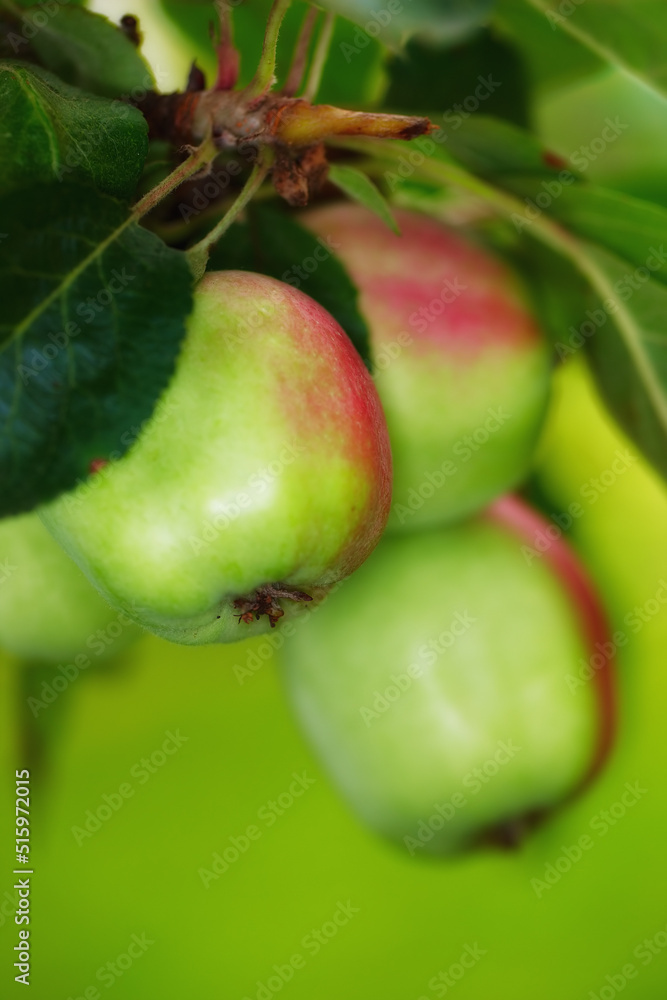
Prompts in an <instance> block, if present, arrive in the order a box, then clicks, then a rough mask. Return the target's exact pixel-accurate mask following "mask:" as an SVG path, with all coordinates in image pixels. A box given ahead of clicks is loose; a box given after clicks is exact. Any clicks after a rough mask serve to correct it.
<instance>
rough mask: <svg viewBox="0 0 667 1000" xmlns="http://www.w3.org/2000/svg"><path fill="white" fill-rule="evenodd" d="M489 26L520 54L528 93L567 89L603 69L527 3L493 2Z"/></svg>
mask: <svg viewBox="0 0 667 1000" xmlns="http://www.w3.org/2000/svg"><path fill="white" fill-rule="evenodd" d="M561 2H562V0H561ZM493 23H494V24H495V25H497V26H498V27H499V28H500V29H501V30H502V31H503V33H504V34H505V35H506V36H508V37H510V38H511V39H512V41H513V42H514V44H515V45H516V46H517V47H518V48H519V50H520V51H521V54H522V55H523V59H524V63H525V66H526V68H527V71H528V75H529V78H530V84H531V89H532V88H539V89H541V90H546V89H548V88H552V87H560V86H567V85H569V84H571V83H574V82H575V81H577V80H581V79H583V78H585V77H589V76H591V75H592V74H594V73H597V72H599V71H600V70H601V69H604V68H605V66H606V63H605V62H604V61H603V60H602V59H600V58H599V57H598V56H596V55H595V53H593V52H591V51H590V49H587V48H585V47H584V46H583V45H580V44H579V42H577V41H576V40H575V39H574V38H572V37H571V36H570V35H568V34H566V33H565V32H564V31H558V30H557V29H556V26H555V25H551V24H549V21H548V20H547V18H546V17H545V16H544V14H543V13H542V12H541V11H539V10H536V9H535V7H531V5H530V3H517V0H497V2H496V7H495V9H494V14H493Z"/></svg>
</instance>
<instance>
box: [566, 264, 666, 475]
mask: <svg viewBox="0 0 667 1000" xmlns="http://www.w3.org/2000/svg"><path fill="white" fill-rule="evenodd" d="M584 252H585V253H586V254H587V255H588V258H589V260H590V261H591V262H592V264H593V265H594V267H595V268H596V269H597V270H598V272H599V274H600V275H601V276H602V278H603V280H604V282H605V283H606V285H607V291H608V294H607V295H606V296H602V301H601V302H600V303H598V305H597V315H596V314H595V313H594V312H593V311H591V314H590V316H589V317H588V319H589V327H591V326H597V331H596V332H595V333H593V334H592V335H590V334H589V333H588V328H584V325H583V322H582V324H581V332H582V335H583V337H584V338H587V349H588V354H589V357H590V358H591V361H592V364H593V369H594V372H595V375H596V380H597V383H598V386H599V388H600V390H601V393H602V395H603V397H604V399H605V400H606V402H607V404H608V406H609V408H610V409H611V411H612V413H613V414H614V415H615V417H616V419H617V420H618V422H619V423H620V425H621V426H622V427H623V428H624V430H625V431H626V432H627V434H628V435H629V436H630V437H631V438H632V439H633V441H635V442H636V444H637V445H638V446H639V448H641V450H642V451H643V452H644V454H645V455H646V456H647V457H648V458H649V459H650V460H651V461H652V462H653V464H654V465H655V467H656V468H657V469H659V470H660V472H661V473H662V475H663V476H664V477H665V478H667V327H666V324H665V316H667V288H665V286H664V285H662V284H660V283H658V282H657V281H653V280H651V279H649V280H647V281H646V283H645V284H642V285H640V286H638V287H637V288H636V289H629V288H628V286H627V276H628V271H629V270H630V271H631V270H632V268H631V266H630V265H628V263H627V261H625V260H622V259H621V258H619V257H616V256H615V255H613V254H610V253H608V252H607V251H606V250H602V249H600V248H599V247H596V246H593V245H590V244H589V245H585V246H584ZM619 288H620V289H623V291H621V292H620V293H619V291H618V289H619ZM600 290H601V283H598V291H600ZM611 303H614V304H615V308H614V309H613V310H612V309H610V305H611Z"/></svg>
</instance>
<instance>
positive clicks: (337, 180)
mask: <svg viewBox="0 0 667 1000" xmlns="http://www.w3.org/2000/svg"><path fill="white" fill-rule="evenodd" d="M329 180H330V181H331V183H332V184H335V185H336V187H337V188H339V189H340V190H341V191H343V192H344V193H345V194H346V195H348V197H350V198H352V199H353V200H354V201H358V202H359V204H360V205H364V206H365V207H366V208H368V209H370V210H371V212H375V214H376V215H377V216H379V218H380V219H382V221H383V222H384V223H385V225H387V226H388V227H389V229H391V230H392V232H394V233H396V235H397V236H398V235H400V230H399V228H398V223H397V222H396V219H395V218H394V215H393V212H392V210H391V206H390V205H389V203H388V201H387V199H386V198H385V197H384V195H383V194H381V193H380V191H378V189H377V187H376V186H375V184H374V183H373V181H372V180H371V179H370V178H369V177H367V175H366V174H363V173H362V172H361V170H355V169H354V167H345V166H342V165H341V164H336V163H334V164H332V165H331V167H330V168H329Z"/></svg>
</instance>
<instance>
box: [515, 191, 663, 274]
mask: <svg viewBox="0 0 667 1000" xmlns="http://www.w3.org/2000/svg"><path fill="white" fill-rule="evenodd" d="M553 183H554V182H553V181H552V184H553ZM556 184H557V186H554V187H552V188H551V192H552V193H554V195H555V196H554V197H550V199H549V201H550V203H549V205H548V212H549V214H550V215H551V216H552V217H553V218H555V219H558V221H559V222H561V223H562V224H563V225H564V226H566V227H567V229H569V230H570V232H573V233H576V234H577V235H578V236H580V237H582V238H583V239H585V240H588V241H590V242H592V243H596V244H597V245H598V246H601V247H604V248H605V249H607V250H609V251H611V252H612V253H614V254H616V255H618V256H619V257H622V258H623V259H625V260H627V261H628V262H629V264H631V265H632V267H631V268H630V270H633V268H643V269H644V271H647V267H648V270H650V273H651V274H652V276H653V277H654V278H655V279H656V280H658V281H661V282H662V283H663V284H667V266H666V262H667V252H665V249H664V248H665V245H667V209H665V208H662V207H661V206H660V205H654V204H652V203H651V202H647V201H641V200H640V199H639V198H633V197H631V196H630V195H626V194H621V193H619V192H618V191H608V190H605V189H604V188H599V187H596V186H595V185H592V184H584V183H579V184H572V185H571V186H563V185H561V184H560V183H558V182H556ZM505 186H506V187H507V188H508V189H509V190H512V191H513V192H514V193H517V194H520V195H521V196H522V197H524V198H529V199H530V200H531V201H532V202H533V203H534V204H536V202H535V199H536V198H538V196H539V195H542V196H543V197H544V196H546V195H548V194H549V188H548V187H546V186H545V185H544V183H543V182H538V181H537V180H534V179H532V178H525V177H524V178H521V179H520V180H512V179H506V180H505ZM559 189H560V190H559ZM647 261H650V266H649V265H647ZM647 273H648V272H647Z"/></svg>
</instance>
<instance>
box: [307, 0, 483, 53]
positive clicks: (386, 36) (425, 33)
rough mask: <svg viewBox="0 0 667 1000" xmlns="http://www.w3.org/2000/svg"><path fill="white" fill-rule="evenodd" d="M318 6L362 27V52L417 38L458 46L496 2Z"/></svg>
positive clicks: (353, 1)
mask: <svg viewBox="0 0 667 1000" xmlns="http://www.w3.org/2000/svg"><path fill="white" fill-rule="evenodd" d="M318 6H321V7H324V8H326V9H327V10H331V11H333V12H334V13H335V14H342V15H343V17H346V18H348V19H349V20H350V21H353V22H354V24H356V25H358V28H359V30H357V32H356V33H355V36H354V44H355V46H356V48H358V49H359V50H361V49H363V48H365V47H366V45H368V43H369V42H370V41H371V40H372V39H374V38H379V39H380V40H381V41H382V42H384V43H385V45H390V46H391V47H393V48H396V47H398V46H400V45H402V44H404V43H405V42H406V41H407V40H408V38H410V37H411V36H413V35H417V36H420V37H423V38H425V39H427V40H430V41H431V42H435V43H442V42H450V43H451V42H457V41H459V40H460V39H462V38H465V37H466V36H467V35H468V34H470V32H471V31H474V29H475V28H477V27H478V26H479V25H480V24H481V23H482V22H483V21H484V19H485V18H486V17H487V16H488V14H489V12H490V10H491V8H492V6H493V0H410V2H409V3H406V2H404V0H389V2H388V3H383V4H379V3H377V2H376V0H318Z"/></svg>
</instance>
